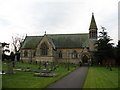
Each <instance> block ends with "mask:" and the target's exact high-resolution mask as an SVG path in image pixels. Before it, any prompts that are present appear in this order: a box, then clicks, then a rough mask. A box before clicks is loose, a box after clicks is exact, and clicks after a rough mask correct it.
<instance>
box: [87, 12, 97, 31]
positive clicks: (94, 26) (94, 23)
mask: <svg viewBox="0 0 120 90" xmlns="http://www.w3.org/2000/svg"><path fill="white" fill-rule="evenodd" d="M91 29H97V25H96V22H95V18H94V13H92V18H91V23H90V27H89V30H91Z"/></svg>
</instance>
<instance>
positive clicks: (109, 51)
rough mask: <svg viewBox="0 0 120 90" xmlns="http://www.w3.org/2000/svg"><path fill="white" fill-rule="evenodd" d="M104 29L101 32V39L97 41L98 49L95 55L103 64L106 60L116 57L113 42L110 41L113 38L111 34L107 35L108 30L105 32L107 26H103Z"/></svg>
mask: <svg viewBox="0 0 120 90" xmlns="http://www.w3.org/2000/svg"><path fill="white" fill-rule="evenodd" d="M101 28H102V31H101V32H99V33H100V35H99V37H98V38H99V39H98V41H97V42H96V49H97V50H96V51H95V52H94V56H95V58H96V59H97V61H98V63H101V64H103V62H106V60H109V59H111V58H114V54H113V46H112V45H113V43H110V41H111V40H112V39H110V36H108V35H107V32H105V30H106V29H105V28H104V27H101Z"/></svg>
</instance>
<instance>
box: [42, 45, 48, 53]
mask: <svg viewBox="0 0 120 90" xmlns="http://www.w3.org/2000/svg"><path fill="white" fill-rule="evenodd" d="M41 55H48V47H47V45H46V44H45V43H43V44H42V45H41Z"/></svg>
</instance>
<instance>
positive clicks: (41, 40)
mask: <svg viewBox="0 0 120 90" xmlns="http://www.w3.org/2000/svg"><path fill="white" fill-rule="evenodd" d="M88 31H89V33H78V34H46V33H45V34H44V35H43V36H26V38H25V40H24V43H23V45H22V47H21V50H20V51H21V60H23V61H24V62H34V61H37V62H58V63H62V62H64V63H68V62H69V63H79V62H82V63H89V62H91V61H92V54H91V52H92V51H94V50H95V44H94V43H95V42H96V40H97V25H96V22H95V18H94V14H92V18H91V23H90V26H89V30H88Z"/></svg>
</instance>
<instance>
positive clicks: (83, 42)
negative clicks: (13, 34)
mask: <svg viewBox="0 0 120 90" xmlns="http://www.w3.org/2000/svg"><path fill="white" fill-rule="evenodd" d="M88 35H89V34H88V33H84V34H47V38H48V40H49V42H50V43H51V45H52V46H53V48H54V49H55V48H82V47H89V41H88V40H89V39H88ZM43 37H44V36H27V37H26V39H25V41H24V44H23V46H22V49H26V48H27V49H30V48H32V49H35V48H36V47H37V45H38V44H39V43H40V41H41V39H42V38H43Z"/></svg>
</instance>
